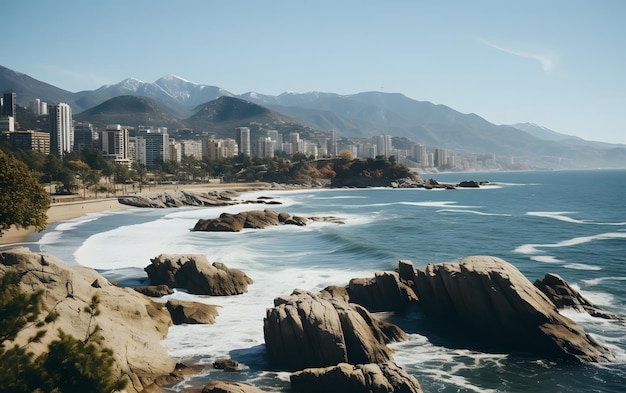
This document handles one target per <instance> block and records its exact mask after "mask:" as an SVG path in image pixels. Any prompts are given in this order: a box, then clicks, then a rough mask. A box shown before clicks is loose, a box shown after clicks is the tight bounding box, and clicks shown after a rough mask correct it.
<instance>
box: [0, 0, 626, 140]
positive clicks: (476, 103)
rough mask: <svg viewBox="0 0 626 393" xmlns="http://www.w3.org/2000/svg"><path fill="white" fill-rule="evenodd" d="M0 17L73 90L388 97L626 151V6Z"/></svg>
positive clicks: (231, 6) (288, 7) (88, 5)
mask: <svg viewBox="0 0 626 393" xmlns="http://www.w3.org/2000/svg"><path fill="white" fill-rule="evenodd" d="M0 8H1V9H2V14H3V18H2V23H1V26H2V30H3V31H4V34H2V36H3V40H2V42H3V44H2V46H1V52H0V53H1V54H0V65H2V66H5V67H7V68H10V69H12V70H14V71H18V72H22V73H24V74H27V75H29V76H31V77H33V78H35V79H38V80H40V81H43V82H46V83H49V84H52V85H54V86H57V87H60V88H62V89H65V90H69V91H72V92H76V91H81V90H94V89H97V88H99V87H101V86H102V85H106V84H115V83H118V82H120V81H122V80H124V79H126V78H131V77H132V78H136V79H139V80H142V81H144V82H154V81H156V80H157V79H159V78H161V77H163V76H165V75H168V74H174V75H177V76H179V77H182V78H184V79H186V80H189V81H191V82H194V83H198V84H204V85H211V86H218V87H220V88H223V89H225V90H228V91H229V92H231V93H233V94H243V93H246V92H250V91H253V92H257V93H262V94H269V95H278V94H281V93H283V92H296V93H305V92H311V91H319V92H329V93H337V94H354V93H359V92H364V91H383V92H388V93H402V94H404V95H406V96H407V97H410V98H412V99H415V100H420V101H430V102H433V103H435V104H443V105H446V106H449V107H451V108H453V109H455V110H457V111H459V112H462V113H475V114H477V115H479V116H481V117H483V118H485V119H487V120H488V121H490V122H492V123H495V124H514V123H525V122H530V123H535V124H538V125H541V126H543V127H547V128H549V129H551V130H554V131H557V132H560V133H564V134H568V135H575V136H578V137H581V138H584V139H587V140H596V141H603V142H610V143H624V144H626V22H625V21H626V1H622V0H593V1H592V0H584V1H582V0H524V1H519V0H515V1H509V0H498V1H496V0H431V1H422V0H408V1H400V0H396V1H394V0H385V1H383V0H380V1H370V0H332V1H330V0H317V1H297V0H289V1H288V0H263V1H260V0H257V1H252V0H249V1H244V0H228V1H224V0H216V1H213V0H177V1H171V0H170V1H162V0H121V1H120V0H107V1H98V2H95V1H84V0H63V1H43V0H40V1H35V0H20V1H6V2H3V4H2V6H1V7H0ZM8 32H10V33H8ZM381 132H384V130H381Z"/></svg>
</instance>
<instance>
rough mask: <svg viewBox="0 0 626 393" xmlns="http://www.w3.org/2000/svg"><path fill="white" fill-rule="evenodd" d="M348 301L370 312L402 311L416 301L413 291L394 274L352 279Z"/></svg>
mask: <svg viewBox="0 0 626 393" xmlns="http://www.w3.org/2000/svg"><path fill="white" fill-rule="evenodd" d="M347 292H348V295H349V296H350V301H351V302H354V303H358V304H360V305H362V306H364V307H365V308H367V309H368V310H369V311H371V312H379V311H402V310H404V309H406V308H407V307H408V306H409V305H410V304H412V303H414V302H416V301H417V296H416V295H415V292H413V289H411V288H410V287H409V286H408V285H406V284H405V283H403V282H401V281H400V276H399V274H398V273H396V272H377V273H375V275H374V277H371V278H353V279H352V280H350V283H349V284H348V287H347Z"/></svg>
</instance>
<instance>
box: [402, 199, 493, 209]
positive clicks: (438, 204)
mask: <svg viewBox="0 0 626 393" xmlns="http://www.w3.org/2000/svg"><path fill="white" fill-rule="evenodd" d="M399 204H400V205H411V206H421V207H454V208H457V209H479V208H482V207H484V206H463V205H457V202H450V201H429V202H399Z"/></svg>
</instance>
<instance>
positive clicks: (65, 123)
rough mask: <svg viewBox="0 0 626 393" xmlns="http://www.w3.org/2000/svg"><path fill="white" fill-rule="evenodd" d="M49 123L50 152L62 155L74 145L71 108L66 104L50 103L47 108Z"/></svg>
mask: <svg viewBox="0 0 626 393" xmlns="http://www.w3.org/2000/svg"><path fill="white" fill-rule="evenodd" d="M48 114H49V115H50V116H49V124H50V153H51V154H56V155H57V156H58V157H63V156H64V155H65V154H66V153H69V152H71V151H72V149H73V147H74V129H73V127H72V109H71V108H70V106H69V105H68V104H64V103H59V104H57V105H51V106H50V107H49V109H48Z"/></svg>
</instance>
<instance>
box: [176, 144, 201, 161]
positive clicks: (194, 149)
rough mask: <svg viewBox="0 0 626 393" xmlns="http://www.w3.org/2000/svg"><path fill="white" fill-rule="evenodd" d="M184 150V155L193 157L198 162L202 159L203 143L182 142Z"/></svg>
mask: <svg viewBox="0 0 626 393" xmlns="http://www.w3.org/2000/svg"><path fill="white" fill-rule="evenodd" d="M180 144H181V146H182V149H183V155H184V156H187V157H193V158H195V159H197V160H201V159H202V142H200V141H193V140H184V141H180Z"/></svg>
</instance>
